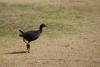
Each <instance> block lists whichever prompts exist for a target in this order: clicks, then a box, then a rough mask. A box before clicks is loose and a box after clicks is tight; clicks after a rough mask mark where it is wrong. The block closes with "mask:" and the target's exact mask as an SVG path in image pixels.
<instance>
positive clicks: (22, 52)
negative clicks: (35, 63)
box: [6, 51, 27, 54]
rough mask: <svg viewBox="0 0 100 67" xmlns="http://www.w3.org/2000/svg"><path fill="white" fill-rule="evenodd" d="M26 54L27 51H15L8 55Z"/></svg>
mask: <svg viewBox="0 0 100 67" xmlns="http://www.w3.org/2000/svg"><path fill="white" fill-rule="evenodd" d="M25 53H27V51H14V52H10V53H6V54H25Z"/></svg>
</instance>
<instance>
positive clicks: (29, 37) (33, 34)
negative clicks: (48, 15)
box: [19, 24, 47, 52]
mask: <svg viewBox="0 0 100 67" xmlns="http://www.w3.org/2000/svg"><path fill="white" fill-rule="evenodd" d="M44 27H47V26H46V25H45V24H41V25H40V27H39V30H35V31H34V30H33V31H27V32H23V31H21V30H19V31H20V33H21V34H20V35H19V36H20V37H22V38H23V41H24V42H25V43H26V44H27V50H28V52H30V44H29V43H30V42H31V41H34V40H36V39H38V38H39V36H40V35H41V33H42V31H43V28H44Z"/></svg>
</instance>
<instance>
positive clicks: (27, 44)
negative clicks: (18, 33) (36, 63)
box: [23, 39, 30, 53]
mask: <svg viewBox="0 0 100 67" xmlns="http://www.w3.org/2000/svg"><path fill="white" fill-rule="evenodd" d="M23 41H24V42H25V43H26V47H27V51H28V53H29V52H30V44H29V42H28V43H27V42H26V41H25V39H23Z"/></svg>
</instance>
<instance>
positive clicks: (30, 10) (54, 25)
mask: <svg viewBox="0 0 100 67" xmlns="http://www.w3.org/2000/svg"><path fill="white" fill-rule="evenodd" d="M37 4H38V3H35V4H6V3H2V4H0V8H1V9H0V35H16V34H17V33H18V30H19V29H22V30H24V31H27V30H32V29H36V28H38V27H39V25H40V24H41V23H45V24H47V25H48V29H46V30H47V31H45V32H46V34H47V35H48V32H52V33H53V32H54V33H55V32H56V31H59V32H62V33H65V34H66V33H71V32H73V33H74V32H75V31H78V29H77V27H78V26H82V25H83V26H84V25H85V24H84V22H83V21H88V17H87V16H88V15H89V11H90V10H89V9H88V7H86V6H69V7H66V6H65V5H61V6H60V4H57V5H55V4H53V5H50V4H46V5H42V4H40V5H37ZM2 6H3V7H2Z"/></svg>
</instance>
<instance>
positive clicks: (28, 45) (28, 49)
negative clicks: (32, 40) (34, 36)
mask: <svg viewBox="0 0 100 67" xmlns="http://www.w3.org/2000/svg"><path fill="white" fill-rule="evenodd" d="M26 46H27V51H28V53H30V44H29V43H27V45H26Z"/></svg>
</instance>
